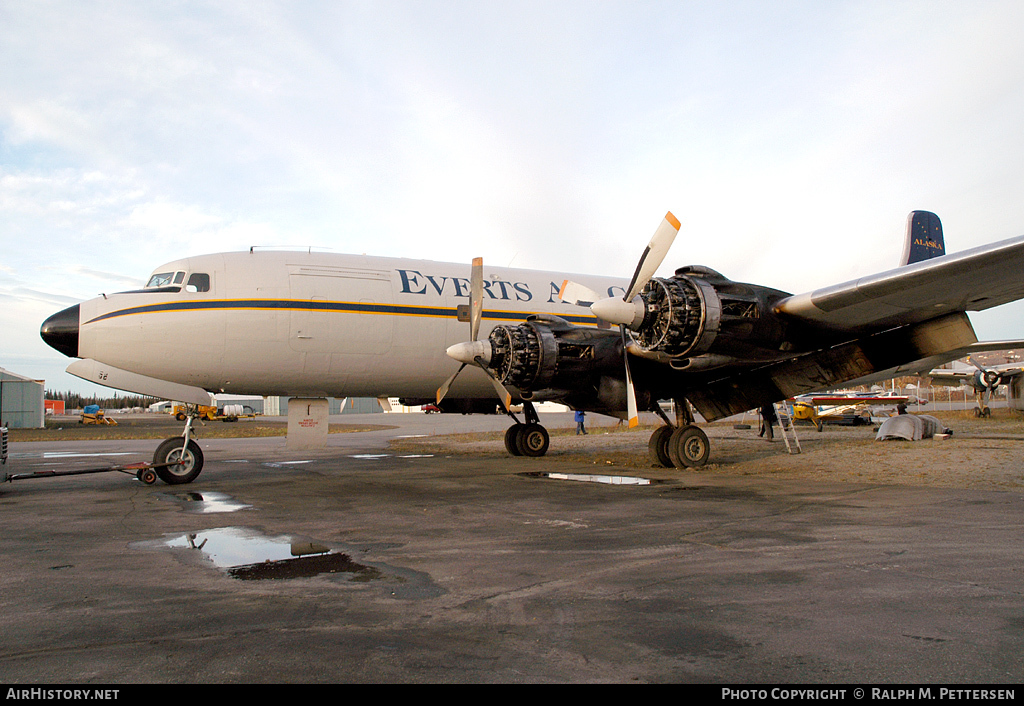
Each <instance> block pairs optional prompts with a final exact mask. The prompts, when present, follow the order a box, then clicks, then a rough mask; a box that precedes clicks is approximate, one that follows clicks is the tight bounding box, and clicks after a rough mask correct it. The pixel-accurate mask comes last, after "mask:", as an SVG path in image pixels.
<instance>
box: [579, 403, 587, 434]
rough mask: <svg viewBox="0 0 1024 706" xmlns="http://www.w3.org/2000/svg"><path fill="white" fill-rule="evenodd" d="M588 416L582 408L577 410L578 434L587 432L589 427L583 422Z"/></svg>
mask: <svg viewBox="0 0 1024 706" xmlns="http://www.w3.org/2000/svg"><path fill="white" fill-rule="evenodd" d="M586 416H587V415H586V414H584V412H583V410H582V409H577V410H576V436H579V435H580V434H586V433H587V428H586V427H585V426H584V424H583V422H584V420H585V419H586Z"/></svg>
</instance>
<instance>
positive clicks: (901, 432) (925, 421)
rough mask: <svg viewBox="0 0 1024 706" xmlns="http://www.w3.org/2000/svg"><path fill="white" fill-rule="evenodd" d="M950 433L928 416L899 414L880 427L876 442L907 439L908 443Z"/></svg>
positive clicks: (940, 423) (937, 421) (936, 420)
mask: <svg viewBox="0 0 1024 706" xmlns="http://www.w3.org/2000/svg"><path fill="white" fill-rule="evenodd" d="M944 433H949V430H948V429H945V428H944V427H943V426H942V422H940V421H939V420H938V419H936V418H935V417H930V416H928V415H927V414H898V415H896V416H895V417H889V418H888V419H886V420H885V421H884V422H882V425H881V426H880V427H878V433H877V434H875V441H887V440H890V439H905V440H907V441H920V440H921V439H930V438H932V437H933V436H935V435H936V434H944Z"/></svg>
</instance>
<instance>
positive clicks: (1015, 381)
mask: <svg viewBox="0 0 1024 706" xmlns="http://www.w3.org/2000/svg"><path fill="white" fill-rule="evenodd" d="M968 360H969V361H970V363H971V365H964V366H954V367H952V368H935V369H934V370H931V371H929V372H928V377H930V378H931V379H932V382H937V383H939V384H946V385H950V384H952V385H961V384H964V383H966V384H968V385H970V386H971V387H972V388H974V394H975V397H976V398H977V400H978V406H977V407H975V408H974V416H976V417H991V416H992V410H991V409H989V406H988V402H989V399H990V398H991V397H992V393H993V392H994V391H995V389H996V388H997V387H999V386H1000V385H1008V386H1009V388H1010V390H1009V394H1007V396H1006V400H1007V405H1008V406H1009V408H1010V409H1024V365H1022V364H1020V363H1004V364H1000V365H989V366H985V365H981V364H979V363H977V362H976V361H975V360H974V359H973V358H968ZM971 366H973V367H971Z"/></svg>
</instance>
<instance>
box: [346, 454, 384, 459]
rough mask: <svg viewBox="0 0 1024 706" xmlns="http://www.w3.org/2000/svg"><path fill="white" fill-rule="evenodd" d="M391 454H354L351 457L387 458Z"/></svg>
mask: <svg viewBox="0 0 1024 706" xmlns="http://www.w3.org/2000/svg"><path fill="white" fill-rule="evenodd" d="M390 455H391V454H352V456H351V458H387V457H388V456H390Z"/></svg>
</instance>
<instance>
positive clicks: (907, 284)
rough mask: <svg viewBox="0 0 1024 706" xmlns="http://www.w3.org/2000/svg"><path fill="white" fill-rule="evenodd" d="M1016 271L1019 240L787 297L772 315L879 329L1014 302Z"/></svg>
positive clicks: (1023, 255)
mask: <svg viewBox="0 0 1024 706" xmlns="http://www.w3.org/2000/svg"><path fill="white" fill-rule="evenodd" d="M1021 272H1024V236H1021V237H1017V238H1011V239H1010V240H1004V241H1002V242H999V243H993V244H991V245H983V246H981V247H977V248H973V249H971V250H965V251H963V252H960V253H955V254H952V255H943V256H942V257H937V258H933V259H931V260H925V261H924V262H919V263H916V264H913V265H906V266H904V267H899V268H897V269H894V270H889V271H888V272H882V273H879V274H876V275H871V276H869V277H862V278H860V279H857V280H853V281H851V282H844V283H843V284H837V285H834V286H831V287H824V288H822V289H816V290H814V291H813V292H808V293H806V294H797V295H794V296H791V297H786V298H785V299H782V300H781V301H779V302H777V303H776V305H775V311H776V312H778V313H779V314H780V315H781V316H783V317H785V318H788V319H791V320H794V321H800V322H803V323H806V324H809V325H811V326H814V327H817V328H823V329H830V330H833V331H849V332H851V333H866V332H870V331H881V330H884V329H885V328H888V327H891V326H905V325H908V324H914V323H919V322H922V321H927V320H929V319H934V318H936V317H938V316H942V315H943V314H951V313H955V312H962V311H982V310H984V309H988V308H991V307H993V306H999V305H1000V304H1006V303H1008V302H1012V301H1016V300H1017V299H1020V298H1022V297H1024V277H1022V276H1021Z"/></svg>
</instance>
